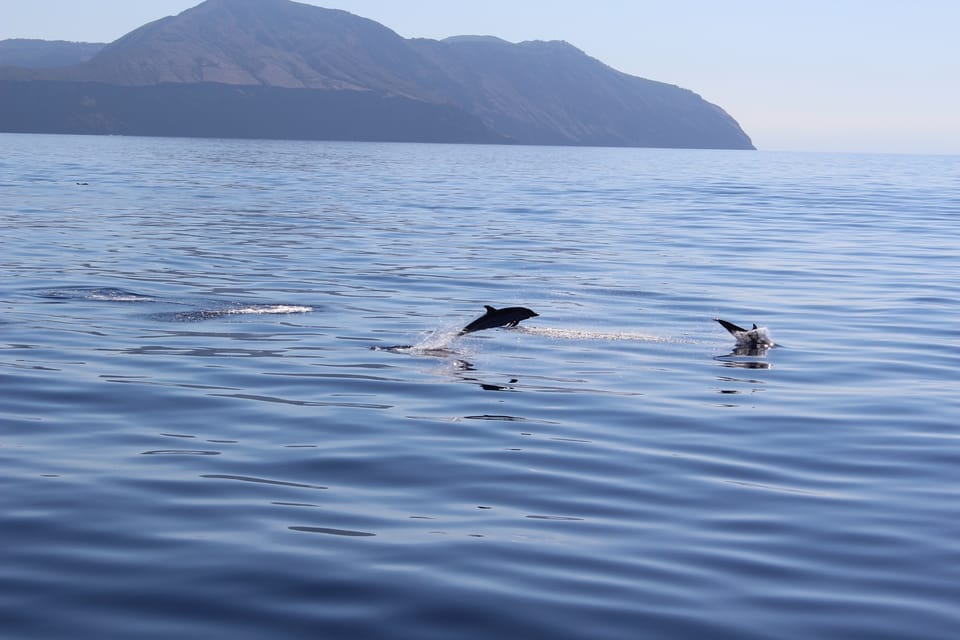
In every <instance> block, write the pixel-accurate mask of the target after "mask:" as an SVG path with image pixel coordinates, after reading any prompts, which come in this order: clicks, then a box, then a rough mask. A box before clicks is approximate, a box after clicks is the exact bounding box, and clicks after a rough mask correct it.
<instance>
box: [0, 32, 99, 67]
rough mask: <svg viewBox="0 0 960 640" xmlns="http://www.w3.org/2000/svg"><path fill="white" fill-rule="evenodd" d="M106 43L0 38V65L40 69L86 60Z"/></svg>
mask: <svg viewBox="0 0 960 640" xmlns="http://www.w3.org/2000/svg"><path fill="white" fill-rule="evenodd" d="M105 46H106V45H104V44H98V43H92V42H66V41H64V40H27V39H22V38H15V39H12V40H0V67H3V66H11V67H26V68H31V69H42V68H48V67H63V66H66V65H72V64H80V63H81V62H86V61H87V60H89V59H90V58H92V57H93V56H95V55H96V54H97V53H99V52H100V50H101V49H103V48H104V47H105Z"/></svg>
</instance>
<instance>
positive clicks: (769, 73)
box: [0, 0, 960, 154]
mask: <svg viewBox="0 0 960 640" xmlns="http://www.w3.org/2000/svg"><path fill="white" fill-rule="evenodd" d="M301 1H302V2H305V3H306V4H315V5H318V6H323V7H327V8H332V9H343V10H345V11H349V12H351V13H354V14H356V15H360V16H363V17H365V18H370V19H372V20H376V21H377V22H380V23H381V24H383V25H385V26H387V27H389V28H391V29H393V30H394V31H396V32H397V33H399V34H400V35H401V36H404V37H406V38H414V37H423V38H437V39H439V38H445V37H447V36H452V35H464V34H472V35H475V34H479V35H494V36H498V37H500V38H503V39H505V40H509V41H511V42H520V41H523V40H566V41H567V42H569V43H571V44H573V45H575V46H577V47H579V48H580V49H582V50H583V51H584V52H586V53H587V54H589V55H591V56H593V57H594V58H597V59H599V60H601V61H602V62H604V63H606V64H608V65H610V66H611V67H613V68H615V69H618V70H620V71H623V72H625V73H629V74H631V75H636V76H641V77H644V78H649V79H651V80H658V81H661V82H667V83H670V84H676V85H679V86H681V87H684V88H686V89H690V90H692V91H694V92H696V93H698V94H700V95H701V96H702V97H703V98H704V99H706V100H708V101H710V102H713V103H714V104H717V105H719V106H721V107H722V108H723V109H724V110H725V111H727V112H728V113H729V114H730V115H731V116H733V117H734V118H735V119H736V120H737V121H738V122H739V123H740V125H741V127H743V129H744V130H745V131H746V132H747V134H748V135H749V136H750V137H751V138H752V140H753V143H754V145H755V146H756V147H757V148H758V149H765V150H778V151H780V150H782V151H831V152H867V153H917V154H926V153H932V154H960V39H958V38H957V35H956V34H957V30H958V28H960V27H958V26H960V1H957V0H803V1H795V0H724V1H720V0H670V1H669V2H666V1H664V0H301ZM199 2H200V0H29V2H27V1H25V0H0V16H2V20H0V40H2V39H5V38H42V39H47V40H73V41H83V42H111V41H113V40H116V39H117V38H119V37H120V36H122V35H124V34H125V33H127V32H129V31H132V30H133V29H135V28H137V27H139V26H141V25H142V24H145V23H147V22H150V21H153V20H156V19H158V18H162V17H164V16H167V15H174V14H177V13H179V12H181V11H183V10H185V9H188V8H190V7H191V6H194V5H196V4H199Z"/></svg>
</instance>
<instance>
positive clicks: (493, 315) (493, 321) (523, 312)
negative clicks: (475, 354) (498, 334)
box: [460, 304, 540, 335]
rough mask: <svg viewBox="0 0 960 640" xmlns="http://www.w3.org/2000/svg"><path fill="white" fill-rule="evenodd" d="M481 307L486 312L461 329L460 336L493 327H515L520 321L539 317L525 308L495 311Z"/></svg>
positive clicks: (487, 306)
mask: <svg viewBox="0 0 960 640" xmlns="http://www.w3.org/2000/svg"><path fill="white" fill-rule="evenodd" d="M483 307H484V309H486V310H487V312H486V313H485V314H483V315H482V316H480V317H479V318H477V319H476V320H474V321H473V322H471V323H470V324H468V325H467V326H465V327H464V328H463V329H461V330H460V335H463V334H465V333H473V332H474V331H482V330H484V329H493V328H495V327H515V326H517V325H518V324H519V323H520V321H521V320H526V319H527V318H535V317H537V316H538V315H540V314H539V313H536V312H534V311H531V310H530V309H527V308H526V307H506V308H505V309H495V308H493V307H491V306H490V305H488V304H485V305H483Z"/></svg>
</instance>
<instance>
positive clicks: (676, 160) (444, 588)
mask: <svg viewBox="0 0 960 640" xmlns="http://www.w3.org/2000/svg"><path fill="white" fill-rule="evenodd" d="M484 305H490V306H493V307H496V308H501V307H513V306H521V307H526V308H529V309H531V310H533V311H534V312H536V313H537V314H538V315H537V316H536V317H531V318H529V319H526V320H523V321H522V322H521V323H520V324H519V325H518V326H517V327H515V328H511V327H499V328H491V329H486V330H483V331H477V332H472V333H468V334H464V335H461V333H460V329H461V328H462V327H464V326H465V325H466V324H467V323H469V322H471V321H472V320H474V319H476V318H477V317H479V316H481V315H482V314H483V313H484ZM718 318H719V319H723V320H726V321H728V322H731V323H734V324H736V325H738V326H740V327H742V328H744V329H752V328H753V326H754V324H756V325H757V326H758V327H759V331H760V332H762V333H763V335H765V336H769V338H770V339H771V340H772V341H773V342H774V343H775V346H773V347H763V348H755V349H754V348H744V347H745V345H744V344H742V343H740V342H738V340H737V336H735V335H733V334H731V333H729V332H728V331H727V330H726V329H724V327H723V326H721V325H720V324H719V323H717V322H715V319H718ZM958 634H960V157H957V156H919V155H915V156H911V155H879V154H877V155H857V154H839V153H831V154H820V153H787V152H772V151H757V152H749V151H698V150H657V149H610V148H566V147H525V146H493V145H491V146H485V145H480V146H467V145H463V146H460V145H429V144H378V143H343V142H336V143H333V142H300V141H263V140H215V139H165V138H137V137H96V136H59V135H13V134H3V135H0V635H2V637H3V638H10V639H16V640H19V639H27V638H29V639H31V640H36V639H47V638H49V639H54V638H56V639H68V638H69V639H87V638H90V639H97V640H103V639H114V638H116V639H120V638H123V639H169V638H177V639H178V640H188V639H194V638H196V639H220V638H223V639H231V640H235V639H236V640H244V639H292V638H333V639H339V638H344V639H365V638H377V639H379V638H382V639H395V638H397V639H412V640H421V639H422V640H433V639H436V640H448V639H467V640H474V639H476V640H486V639H508V638H509V639H513V638H517V639H539V638H550V639H555V640H556V639H567V638H569V639H584V640H604V639H611V640H612V639H617V640H619V639H625V640H634V639H636V640H643V639H665V640H673V639H706V640H720V639H737V640H751V639H778V640H780V639H782V640H794V639H795V640H811V639H817V640H831V639H836V640H840V639H844V640H846V639H851V640H853V639H870V640H882V639H890V640H893V639H897V640H900V639H924V640H926V639H930V640H933V639H943V640H953V639H955V638H957V637H958Z"/></svg>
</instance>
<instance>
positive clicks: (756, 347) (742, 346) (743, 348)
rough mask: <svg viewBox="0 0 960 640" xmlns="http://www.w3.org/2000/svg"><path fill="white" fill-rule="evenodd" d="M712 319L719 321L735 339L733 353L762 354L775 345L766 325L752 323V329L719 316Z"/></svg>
mask: <svg viewBox="0 0 960 640" xmlns="http://www.w3.org/2000/svg"><path fill="white" fill-rule="evenodd" d="M714 320H716V321H717V322H719V323H720V326H722V327H723V328H724V329H726V330H727V331H729V332H730V335H732V336H733V337H734V338H735V339H736V341H737V346H736V347H735V348H734V350H733V353H734V354H735V355H738V356H762V355H764V354H765V353H766V352H767V349H772V348H773V347H775V346H777V345H776V344H774V342H773V339H772V338H771V337H770V332H769V331H767V329H766V327H758V326H757V325H756V324H754V325H753V328H752V329H744V328H743V327H738V326H737V325H735V324H733V323H732V322H727V321H726V320H721V319H720V318H714Z"/></svg>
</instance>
